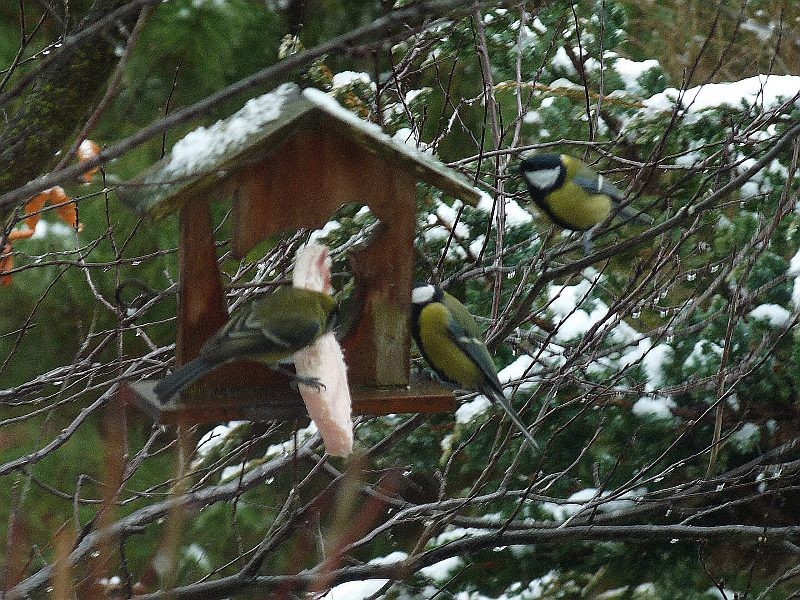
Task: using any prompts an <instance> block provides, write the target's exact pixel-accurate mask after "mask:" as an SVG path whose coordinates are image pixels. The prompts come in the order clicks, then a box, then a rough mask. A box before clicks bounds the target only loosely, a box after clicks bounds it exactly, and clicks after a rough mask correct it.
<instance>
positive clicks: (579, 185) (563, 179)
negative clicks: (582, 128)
mask: <svg viewBox="0 0 800 600" xmlns="http://www.w3.org/2000/svg"><path fill="white" fill-rule="evenodd" d="M519 170H520V173H521V174H522V176H523V178H524V179H525V183H526V184H527V186H528V192H530V195H531V198H532V199H533V201H534V202H535V203H536V205H537V206H538V207H539V208H540V209H541V210H542V212H544V213H545V214H546V215H547V216H548V217H550V219H551V220H552V221H553V222H554V223H555V224H556V225H560V226H561V227H563V228H564V229H570V230H572V231H588V230H589V229H591V228H592V227H594V226H595V225H598V224H599V223H602V222H603V221H605V220H606V219H607V218H608V215H609V214H611V208H612V203H616V204H619V203H620V202H621V201H622V200H623V198H624V197H625V194H624V193H623V192H622V191H621V190H620V189H619V188H618V187H617V186H615V185H614V184H613V183H611V182H610V181H609V180H608V179H606V178H605V177H603V176H602V175H599V174H598V173H596V172H595V171H593V170H592V169H591V167H589V165H587V164H586V163H585V162H583V161H582V160H580V159H578V158H575V157H574V156H569V155H568V154H537V155H535V156H531V157H528V158H526V159H524V160H523V161H522V162H521V163H520V166H519ZM619 215H620V217H622V218H623V219H626V220H629V219H635V220H637V221H639V222H640V223H642V224H644V225H652V223H653V218H652V217H651V216H650V215H647V214H645V213H643V212H641V211H638V210H636V209H634V208H631V207H630V206H625V207H624V208H623V209H622V210H621V211H620V213H619Z"/></svg>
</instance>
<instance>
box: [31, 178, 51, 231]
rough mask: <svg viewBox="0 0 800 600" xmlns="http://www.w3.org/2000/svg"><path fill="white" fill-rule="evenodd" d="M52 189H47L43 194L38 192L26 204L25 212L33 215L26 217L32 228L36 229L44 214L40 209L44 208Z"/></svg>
mask: <svg viewBox="0 0 800 600" xmlns="http://www.w3.org/2000/svg"><path fill="white" fill-rule="evenodd" d="M50 190H52V188H50ZM50 190H45V191H43V192H42V193H41V194H37V195H36V196H34V197H33V198H32V199H31V200H30V201H29V202H28V203H27V204H26V205H25V212H26V213H27V214H29V215H31V216H29V217H27V218H26V219H25V225H27V226H28V227H29V228H30V229H31V230H33V229H36V224H37V223H38V222H39V218H40V217H41V216H42V215H41V213H40V212H39V211H41V210H42V209H43V208H44V203H45V201H46V200H47V199H48V198H49V197H50ZM31 213H36V214H31Z"/></svg>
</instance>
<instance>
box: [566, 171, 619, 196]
mask: <svg viewBox="0 0 800 600" xmlns="http://www.w3.org/2000/svg"><path fill="white" fill-rule="evenodd" d="M573 181H574V182H575V185H577V186H578V187H580V188H582V189H584V190H585V191H586V192H588V193H589V194H606V195H607V196H609V197H610V198H611V199H612V200H614V201H616V202H619V201H620V200H622V199H623V198H624V197H625V194H624V192H622V190H620V189H619V188H618V187H617V186H615V185H614V184H613V183H611V182H610V181H609V180H608V179H606V178H605V177H603V176H602V175H598V174H597V173H595V172H594V171H592V170H591V169H589V168H584V169H581V171H580V172H579V173H578V174H577V175H575V177H574V178H573Z"/></svg>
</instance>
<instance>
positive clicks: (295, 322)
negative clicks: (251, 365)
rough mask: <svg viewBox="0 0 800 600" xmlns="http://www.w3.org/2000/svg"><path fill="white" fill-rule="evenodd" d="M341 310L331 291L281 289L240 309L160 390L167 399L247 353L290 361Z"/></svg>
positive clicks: (267, 361) (269, 360) (260, 358)
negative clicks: (195, 356)
mask: <svg viewBox="0 0 800 600" xmlns="http://www.w3.org/2000/svg"><path fill="white" fill-rule="evenodd" d="M336 315H337V304H336V301H335V300H334V299H333V298H332V297H331V296H330V295H328V294H326V293H323V292H317V291H313V290H308V289H303V288H297V287H282V288H279V289H277V290H276V291H275V292H273V293H272V294H270V295H269V296H266V297H264V298H260V299H258V300H254V301H252V302H250V303H249V304H247V305H246V306H244V307H242V308H241V309H240V310H239V311H237V312H236V313H235V314H234V315H233V316H232V317H231V318H230V320H229V321H228V322H227V323H226V324H225V325H223V326H222V328H221V329H220V330H219V331H218V332H217V333H216V334H214V336H212V337H211V338H210V339H209V340H208V341H207V342H206V343H205V344H204V345H203V347H202V348H201V349H200V354H199V355H198V357H197V358H195V359H194V360H192V361H190V362H188V363H186V364H185V365H181V366H180V367H178V368H177V369H176V370H175V371H173V372H172V373H171V374H170V375H168V376H167V377H166V378H164V379H163V380H162V381H161V382H160V383H159V384H158V385H156V387H155V389H154V391H155V393H156V395H157V396H158V398H159V400H160V401H161V402H162V403H164V402H166V401H167V400H169V399H170V398H172V397H173V396H174V395H175V394H177V393H179V392H180V391H181V390H183V388H185V387H186V386H187V385H189V384H190V383H192V382H193V381H195V380H197V379H199V378H200V377H202V376H203V375H205V374H207V373H209V372H211V371H213V370H214V369H216V368H217V367H218V366H220V365H221V364H223V363H226V362H229V361H231V360H235V359H240V358H246V359H250V360H254V361H258V362H261V363H263V364H266V365H268V366H271V367H276V366H278V365H280V364H285V363H290V362H292V356H293V355H294V353H295V352H297V351H298V350H301V349H303V348H306V347H307V346H309V345H311V343H313V342H314V341H315V340H316V339H317V338H319V337H320V336H321V335H323V334H324V333H326V332H327V331H329V330H330V329H331V327H332V326H333V324H334V322H335V320H336ZM303 383H307V384H309V385H313V384H314V382H310V381H309V382H306V381H303Z"/></svg>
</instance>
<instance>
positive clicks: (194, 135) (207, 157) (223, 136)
mask: <svg viewBox="0 0 800 600" xmlns="http://www.w3.org/2000/svg"><path fill="white" fill-rule="evenodd" d="M299 91H300V88H298V87H297V85H295V84H294V83H284V84H283V85H281V86H279V87H277V88H276V89H274V90H273V91H271V92H269V93H267V94H264V95H262V96H258V97H257V98H252V99H250V100H248V101H247V103H246V104H245V105H244V106H243V107H242V108H241V109H240V110H239V111H237V112H235V113H234V114H233V115H231V116H230V117H228V118H227V119H223V120H220V121H217V122H216V123H214V124H213V125H210V126H209V127H198V128H197V129H195V130H194V131H190V132H189V133H187V134H186V135H185V136H184V137H183V138H182V139H180V140H178V142H177V143H176V144H175V145H174V146H173V147H172V153H171V155H170V160H169V163H168V164H167V165H166V166H165V167H164V173H167V174H175V175H195V174H198V173H199V172H201V171H203V170H204V169H207V168H209V167H211V166H212V165H213V163H214V162H215V161H216V160H217V159H219V158H220V157H222V156H224V155H225V153H226V152H228V151H229V150H230V149H232V148H235V147H237V146H241V145H242V144H243V143H244V142H246V141H247V139H248V138H249V136H251V135H253V134H254V133H256V132H258V130H259V129H261V128H262V127H263V126H264V125H266V124H267V123H269V122H271V121H275V120H277V119H278V118H279V117H280V116H281V109H282V108H283V106H284V104H286V103H287V102H289V101H291V100H296V99H297V98H298V97H299Z"/></svg>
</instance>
